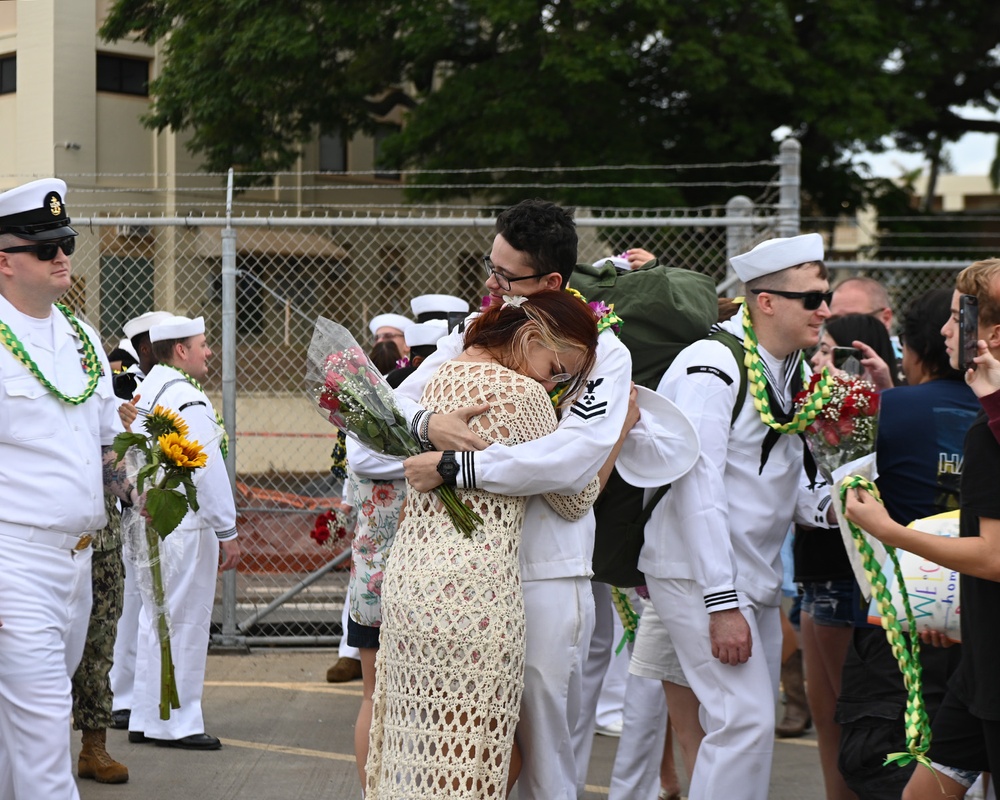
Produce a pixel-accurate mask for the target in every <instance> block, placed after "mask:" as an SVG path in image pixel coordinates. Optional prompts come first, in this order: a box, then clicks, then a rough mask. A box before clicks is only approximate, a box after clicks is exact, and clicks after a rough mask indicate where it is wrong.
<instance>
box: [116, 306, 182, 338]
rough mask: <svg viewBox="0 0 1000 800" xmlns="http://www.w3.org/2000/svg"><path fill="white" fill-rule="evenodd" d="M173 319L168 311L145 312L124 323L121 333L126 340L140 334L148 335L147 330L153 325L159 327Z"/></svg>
mask: <svg viewBox="0 0 1000 800" xmlns="http://www.w3.org/2000/svg"><path fill="white" fill-rule="evenodd" d="M173 318H174V315H173V314H171V313H170V312H169V311H147V312H146V313H145V314H140V315H139V316H138V317H134V318H133V319H130V320H129V321H128V322H126V323H125V324H124V325H123V326H122V333H124V334H125V337H126V338H128V339H134V338H135V337H136V336H138V335H139V334H140V333H149V329H150V328H152V327H153V326H154V325H160V324H161V323H164V322H166V321H167V320H170V319H173Z"/></svg>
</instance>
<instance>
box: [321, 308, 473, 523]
mask: <svg viewBox="0 0 1000 800" xmlns="http://www.w3.org/2000/svg"><path fill="white" fill-rule="evenodd" d="M306 382H307V383H308V385H309V394H310V396H311V397H312V399H313V400H314V401H315V403H316V407H317V409H318V410H319V412H320V413H321V414H322V415H323V416H324V417H325V418H326V419H327V420H329V421H330V422H331V423H332V424H333V425H334V426H336V427H337V428H338V429H339V430H342V431H344V432H346V433H347V435H348V436H353V437H354V438H355V439H356V440H357V441H359V442H361V444H363V445H364V446H365V447H367V448H368V449H369V450H372V451H373V452H376V453H381V454H382V455H386V456H392V457H394V458H407V457H408V456H415V455H418V454H419V453H420V452H421V448H420V444H419V443H418V442H417V440H416V439H415V438H414V436H413V434H412V433H411V432H410V426H409V425H407V423H406V419H405V418H404V417H403V414H402V412H401V411H400V410H399V408H398V406H397V405H396V401H395V398H394V397H393V394H392V389H391V388H390V386H389V384H388V383H386V380H385V378H384V377H382V373H380V372H379V371H378V369H376V368H375V366H374V365H373V364H372V363H371V361H370V360H369V359H368V356H366V355H365V352H364V350H362V349H361V347H360V346H359V345H358V343H357V342H356V341H355V340H354V337H353V336H351V334H350V332H349V331H348V330H347V329H346V328H344V327H343V326H341V325H338V324H337V323H336V322H333V321H331V320H328V319H326V318H325V317H320V318H319V319H317V320H316V328H315V330H314V331H313V338H312V341H311V342H310V343H309V353H308V364H307V369H306ZM434 491H435V493H436V494H437V496H438V497H439V498H440V500H441V502H442V503H444V506H445V508H446V509H447V511H448V516H450V517H451V520H452V522H453V523H454V525H455V530H457V531H459V532H460V533H462V534H464V535H465V536H467V537H471V536H472V532H473V531H474V530H475V529H476V527H477V526H478V525H481V524H482V522H483V520H482V518H481V517H480V516H479V515H478V514H477V513H476V512H475V511H473V510H472V509H471V508H469V507H468V506H467V505H465V503H463V502H462V501H461V500H459V499H458V495H457V494H456V493H455V488H454V487H453V486H439V487H438V488H437V489H435V490H434Z"/></svg>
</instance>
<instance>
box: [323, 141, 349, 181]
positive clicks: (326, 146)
mask: <svg viewBox="0 0 1000 800" xmlns="http://www.w3.org/2000/svg"><path fill="white" fill-rule="evenodd" d="M319 171H320V172H346V171H347V142H345V141H344V136H343V134H342V133H341V132H340V131H335V132H334V133H324V134H323V135H321V136H320V137H319Z"/></svg>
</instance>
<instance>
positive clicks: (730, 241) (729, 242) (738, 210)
mask: <svg viewBox="0 0 1000 800" xmlns="http://www.w3.org/2000/svg"><path fill="white" fill-rule="evenodd" d="M752 214H753V200H751V199H750V198H749V197H747V196H746V195H742V194H738V195H736V196H735V197H730V198H729V200H728V201H727V202H726V216H727V217H746V220H747V221H746V223H745V224H743V223H740V224H737V225H729V226H727V227H726V277H725V279H724V280H723V281H722V283H721V285H720V286H719V289H720V293H721V292H725V294H726V296H727V297H735V296H736V288H735V287H736V284H737V283H738V282H739V279H738V278H737V277H736V273H735V272H734V271H733V268H732V266H731V265H730V263H729V259H731V258H732V257H733V256H738V255H740V254H741V253H745V252H746V251H747V250H749V249H750V246H751V245H752V244H753V223H752V222H751V220H750V217H751V215H752Z"/></svg>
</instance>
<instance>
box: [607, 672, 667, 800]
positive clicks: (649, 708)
mask: <svg viewBox="0 0 1000 800" xmlns="http://www.w3.org/2000/svg"><path fill="white" fill-rule="evenodd" d="M666 722H667V698H666V695H665V694H664V693H663V684H662V683H661V682H660V681H657V680H653V679H652V678H643V677H640V676H639V675H632V674H631V673H629V676H628V678H627V679H626V680H625V713H624V715H623V716H622V736H621V739H619V741H618V750H617V751H616V752H615V763H614V766H613V767H612V768H611V784H610V787H609V791H608V800H656V796H657V795H658V794H659V793H660V759H661V758H662V756H663V742H664V740H665V739H666V735H667V725H666Z"/></svg>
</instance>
